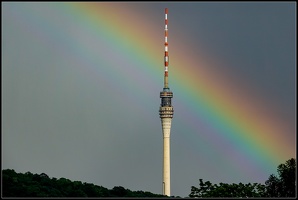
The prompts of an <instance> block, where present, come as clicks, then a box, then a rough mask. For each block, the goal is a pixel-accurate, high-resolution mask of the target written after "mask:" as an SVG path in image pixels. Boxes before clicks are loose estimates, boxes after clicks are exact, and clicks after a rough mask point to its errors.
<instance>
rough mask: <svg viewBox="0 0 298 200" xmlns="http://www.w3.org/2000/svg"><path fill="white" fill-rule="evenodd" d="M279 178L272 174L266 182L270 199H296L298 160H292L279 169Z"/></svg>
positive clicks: (281, 165)
mask: <svg viewBox="0 0 298 200" xmlns="http://www.w3.org/2000/svg"><path fill="white" fill-rule="evenodd" d="M277 172H278V175H279V177H276V176H275V175H274V174H271V175H270V176H269V178H268V180H267V181H266V182H265V185H266V194H267V196H268V197H295V195H296V176H295V175H296V174H295V173H296V159H294V158H291V159H289V160H287V161H286V162H285V163H284V164H280V165H278V167H277Z"/></svg>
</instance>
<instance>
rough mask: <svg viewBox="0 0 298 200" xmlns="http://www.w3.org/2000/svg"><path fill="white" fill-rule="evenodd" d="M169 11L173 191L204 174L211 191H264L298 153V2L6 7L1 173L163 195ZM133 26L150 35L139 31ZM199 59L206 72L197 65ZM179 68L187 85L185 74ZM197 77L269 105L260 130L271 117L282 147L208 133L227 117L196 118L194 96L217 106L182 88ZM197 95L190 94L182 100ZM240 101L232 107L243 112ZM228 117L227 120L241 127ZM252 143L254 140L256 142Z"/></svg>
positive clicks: (182, 191) (180, 192)
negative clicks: (245, 186) (252, 186)
mask: <svg viewBox="0 0 298 200" xmlns="http://www.w3.org/2000/svg"><path fill="white" fill-rule="evenodd" d="M105 6H106V7H105ZM101 7H105V9H102V8H101ZM166 7H167V8H169V55H170V60H171V61H170V75H171V73H172V74H173V77H170V78H169V81H170V87H171V90H172V91H173V93H174V98H173V106H174V110H175V113H174V118H173V122H172V129H171V195H175V196H181V197H186V196H188V195H189V194H190V192H191V190H190V189H191V186H192V185H194V186H198V183H199V182H198V180H199V179H200V178H203V179H204V180H206V181H207V180H209V181H211V182H213V183H219V182H225V183H232V182H235V183H239V182H242V183H248V182H251V183H252V182H260V183H264V182H265V181H266V180H267V178H268V177H269V175H270V174H273V173H276V168H277V165H278V164H281V163H282V162H285V161H286V160H288V159H290V158H291V157H295V158H296V143H295V141H296V122H295V121H296V56H295V55H296V3H295V2H281V3H280V2H273V3H267V2H265V3H260V2H259V3H253V2H249V3H243V2H241V3H234V2H229V3H218V2H215V3H207V2H205V3H201V2H194V3H193V2H180V3H172V2H167V3H114V4H110V5H108V6H107V5H103V3H102V2H99V3H98V4H97V5H96V6H86V4H85V5H84V4H82V5H76V6H73V5H71V4H70V3H65V4H59V3H20V2H14V3H8V2H4V3H2V46H1V49H2V51H1V52H2V63H1V64H2V67H1V72H2V73H1V74H2V76H1V91H2V98H1V106H2V109H1V110H2V113H1V119H2V120H1V127H2V128H1V132H2V168H3V169H8V168H9V169H14V170H15V171H16V172H22V173H25V172H27V171H30V172H32V173H38V174H40V173H46V174H48V175H49V176H50V177H56V178H61V177H65V178H68V179H70V180H72V181H75V180H77V181H82V182H88V183H94V184H96V185H101V186H103V187H107V188H109V189H111V188H113V187H114V186H123V187H125V188H128V189H130V190H143V191H150V192H153V193H157V194H161V193H162V133H161V123H160V119H159V115H158V109H159V103H160V98H159V92H160V91H161V90H162V87H163V77H162V75H163V54H164V53H163V51H164V46H163V45H164V44H163V37H164V33H163V29H164V8H166ZM97 9H98V13H97ZM91 13H95V14H91ZM103 13H104V14H103ZM125 19H133V20H130V21H128V20H127V21H125ZM113 20H114V21H113ZM116 20H118V21H121V20H123V21H121V23H120V22H119V24H117V23H116V22H115V21H116ZM134 20H135V21H134ZM116 24H117V25H116ZM120 26H121V27H123V28H118V27H120ZM149 28H150V30H147V29H149ZM115 30H116V31H115ZM121 31H123V34H122V33H121ZM138 31H140V32H142V33H144V34H143V35H141V36H139V37H134V36H132V34H134V33H138ZM154 38H157V39H154ZM139 40H141V42H138V41H139ZM171 42H172V43H171ZM146 45H148V46H146ZM137 46H138V47H137ZM134 48H135V49H134ZM138 48H139V50H138ZM142 50H143V51H142ZM175 51H176V53H175ZM145 52H146V53H145ZM148 52H151V53H148ZM156 52H160V56H159V57H158V56H156V55H157V53H156ZM180 56H181V57H180ZM183 58H187V59H186V60H187V62H185V63H184V64H185V66H183V63H181V65H180V66H177V65H178V64H177V63H178V60H180V62H182V60H183ZM155 59H156V61H155ZM152 60H153V61H152ZM151 61H152V63H153V64H156V63H160V64H159V65H160V66H153V65H152V64H151ZM175 62H176V63H175ZM194 63H197V64H198V66H195V65H194V66H189V64H194ZM204 64H205V65H204ZM172 65H173V66H175V67H173V68H171V66H172ZM186 65H187V66H186ZM199 65H200V66H199ZM150 67H152V70H151V69H150ZM183 68H184V69H185V70H188V72H187V73H188V74H192V75H193V76H192V77H190V76H189V77H190V78H189V79H186V78H185V77H184V78H182V77H181V78H180V79H179V78H177V77H179V74H180V73H181V75H182V73H183ZM158 69H160V71H159V70H158ZM192 69H193V70H194V71H193V73H190V72H189V71H190V70H192ZM200 70H201V71H200ZM203 70H205V72H209V73H208V76H206V77H207V79H208V81H212V80H214V81H212V82H213V83H214V85H215V86H212V87H211V86H210V89H211V88H213V89H215V90H214V91H216V89H217V88H220V87H222V88H223V89H224V90H221V91H229V87H228V86H231V85H232V86H233V88H234V87H235V88H236V89H237V91H241V94H245V96H243V97H245V98H246V97H247V99H248V101H249V102H250V105H253V106H255V107H256V108H262V109H264V112H262V116H264V117H263V120H264V123H263V122H260V123H261V124H262V123H263V124H265V125H264V126H266V122H269V121H270V120H273V119H274V120H275V122H276V123H275V124H274V125H272V129H274V130H280V132H277V133H276V135H272V136H270V135H269V133H268V135H266V134H264V135H265V136H264V137H266V138H265V143H266V141H269V140H270V141H271V139H272V138H273V139H272V140H280V138H283V139H284V141H287V142H284V141H283V142H280V146H276V147H275V149H276V152H272V154H271V155H270V156H271V157H270V156H269V154H270V153H269V154H268V157H266V156H264V157H262V156H260V155H261V153H262V152H263V151H262V150H264V152H265V151H267V150H266V149H267V147H268V148H270V147H273V146H274V145H275V143H270V142H268V143H266V144H265V143H264V147H263V148H262V147H258V148H257V147H256V146H254V145H252V144H254V143H253V142H252V143H247V142H246V141H245V140H244V138H240V139H239V138H238V139H237V140H236V139H235V140H233V141H232V138H236V137H233V136H231V137H228V135H229V129H227V130H225V131H224V130H223V131H222V132H221V130H219V129H216V128H214V127H215V126H217V125H219V122H218V121H220V120H217V121H216V120H214V121H213V120H210V119H217V118H216V117H217V114H220V113H219V112H218V113H217V112H214V113H212V112H211V111H210V112H208V110H207V111H206V113H210V115H208V114H206V115H205V114H200V111H199V110H194V107H196V109H199V108H203V107H204V106H202V105H204V104H203V103H202V104H201V103H199V101H198V99H196V98H195V97H198V96H200V95H203V96H205V97H206V99H209V100H211V99H212V98H211V97H208V94H209V93H208V91H207V92H205V93H202V94H201V93H200V90H199V89H198V90H197V91H196V90H195V88H200V86H199V85H198V86H192V87H187V84H188V83H189V84H190V83H200V82H199V81H198V80H197V79H196V77H200V74H202V73H203ZM175 74H176V76H174V75H175ZM219 76H220V77H222V78H220V80H222V82H221V83H222V85H220V86H219V85H218V86H216V84H217V83H219V82H218V80H219V78H218V77H219ZM174 77H175V78H174ZM184 83H185V85H184ZM204 83H207V80H206V82H204ZM208 83H209V82H208ZM206 88H209V87H208V86H206ZM236 89H235V91H236ZM190 90H192V93H191V94H194V96H192V97H190V96H187V94H190V93H188V91H190ZM218 91H219V92H220V90H218ZM233 91H234V90H233ZM180 94H181V95H180ZM239 94H240V93H239ZM235 95H236V94H235ZM223 96H225V94H223ZM225 99H227V102H228V103H229V98H228V97H227V98H225ZM240 99H241V98H240V97H239V102H238V103H237V104H234V105H235V106H234V107H233V106H232V107H231V109H232V110H237V109H238V108H239V109H241V108H244V105H243V104H242V100H241V101H240ZM213 100H214V99H213ZM251 100H253V101H251ZM214 102H215V103H214V104H210V105H214V106H216V105H218V106H219V107H223V106H221V103H220V100H218V103H217V100H214ZM230 104H232V101H230ZM201 106H202V107H201ZM265 111H266V112H265ZM202 112H203V111H202ZM231 112H232V111H231ZM233 112H234V111H233ZM235 113H236V111H235ZM240 113H243V116H250V117H251V118H247V121H249V122H250V121H251V122H252V124H253V120H254V119H253V116H254V115H248V114H247V115H246V113H244V111H243V112H240ZM213 114H214V116H213ZM223 115H224V116H225V115H226V116H228V114H227V113H225V114H223ZM204 116H211V117H210V119H209V118H208V119H206V118H204ZM241 117H242V116H239V118H241ZM242 118H243V117H242ZM222 121H223V120H222ZM234 121H235V122H233V121H232V122H230V124H237V123H236V120H234ZM261 121H262V120H261ZM270 122H272V121H270ZM280 124H281V125H280ZM213 128H214V130H213ZM215 129H216V130H215ZM248 130H253V129H248ZM255 130H261V128H259V129H255ZM266 130H267V129H266ZM273 132H274V131H273ZM248 135H250V134H248ZM251 135H252V139H253V140H252V141H255V144H259V143H258V139H257V136H256V135H255V133H251ZM267 136H268V137H267ZM260 137H262V136H260ZM218 138H222V139H221V140H219V139H218ZM235 141H237V143H238V144H235V143H234V142H235ZM246 144H247V145H248V146H247V147H245V150H243V149H241V146H245V145H246ZM284 147H287V148H288V149H289V150H288V151H285V152H283V153H280V154H279V153H278V150H277V149H280V150H281V152H282V150H283V149H284ZM228 150H230V153H227V151H228ZM250 150H251V151H250ZM258 152H259V153H260V154H259V155H258ZM262 155H263V154H262ZM264 155H265V154H264ZM237 156H239V158H238V157H237ZM254 156H255V157H254ZM269 157H270V159H269ZM262 158H264V159H262ZM260 160H263V161H260ZM271 161H272V162H271ZM246 162H247V163H246ZM272 163H273V164H272Z"/></svg>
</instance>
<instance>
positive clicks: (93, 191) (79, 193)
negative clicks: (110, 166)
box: [2, 169, 165, 197]
mask: <svg viewBox="0 0 298 200" xmlns="http://www.w3.org/2000/svg"><path fill="white" fill-rule="evenodd" d="M2 197H165V196H164V195H161V194H153V193H151V192H144V191H131V190H129V189H125V188H124V187H121V186H116V187H114V188H113V189H107V188H105V187H102V186H97V185H94V184H92V183H86V182H84V183H82V182H81V181H71V180H69V179H66V178H60V179H57V178H49V176H48V175H47V174H45V173H41V174H32V173H31V172H26V173H16V172H15V171H14V170H13V169H5V170H2Z"/></svg>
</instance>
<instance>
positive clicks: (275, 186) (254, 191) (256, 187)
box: [189, 158, 296, 198]
mask: <svg viewBox="0 0 298 200" xmlns="http://www.w3.org/2000/svg"><path fill="white" fill-rule="evenodd" d="M277 172H278V174H279V177H276V176H274V175H273V174H272V175H270V176H269V178H268V180H267V181H266V182H265V185H263V184H260V183H253V184H251V183H248V184H243V183H239V184H235V183H232V184H227V183H219V185H217V184H212V183H211V182H210V181H206V182H204V181H203V180H202V179H200V184H199V188H197V187H195V186H192V187H191V193H190V194H189V197H242V198H248V197H295V195H296V174H295V173H296V160H295V159H294V158H291V159H290V160H288V161H286V163H285V164H280V165H279V166H278V167H277Z"/></svg>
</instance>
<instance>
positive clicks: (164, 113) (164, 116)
mask: <svg viewBox="0 0 298 200" xmlns="http://www.w3.org/2000/svg"><path fill="white" fill-rule="evenodd" d="M164 65H165V66H164V87H163V91H162V92H160V98H161V104H160V107H159V116H160V119H161V126H162V133H163V182H162V191H163V192H162V193H163V195H167V196H170V132H171V122H172V118H173V114H174V110H173V106H172V103H171V99H172V98H173V93H172V92H171V91H170V88H169V85H168V69H169V54H168V9H167V8H166V9H165V55H164Z"/></svg>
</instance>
